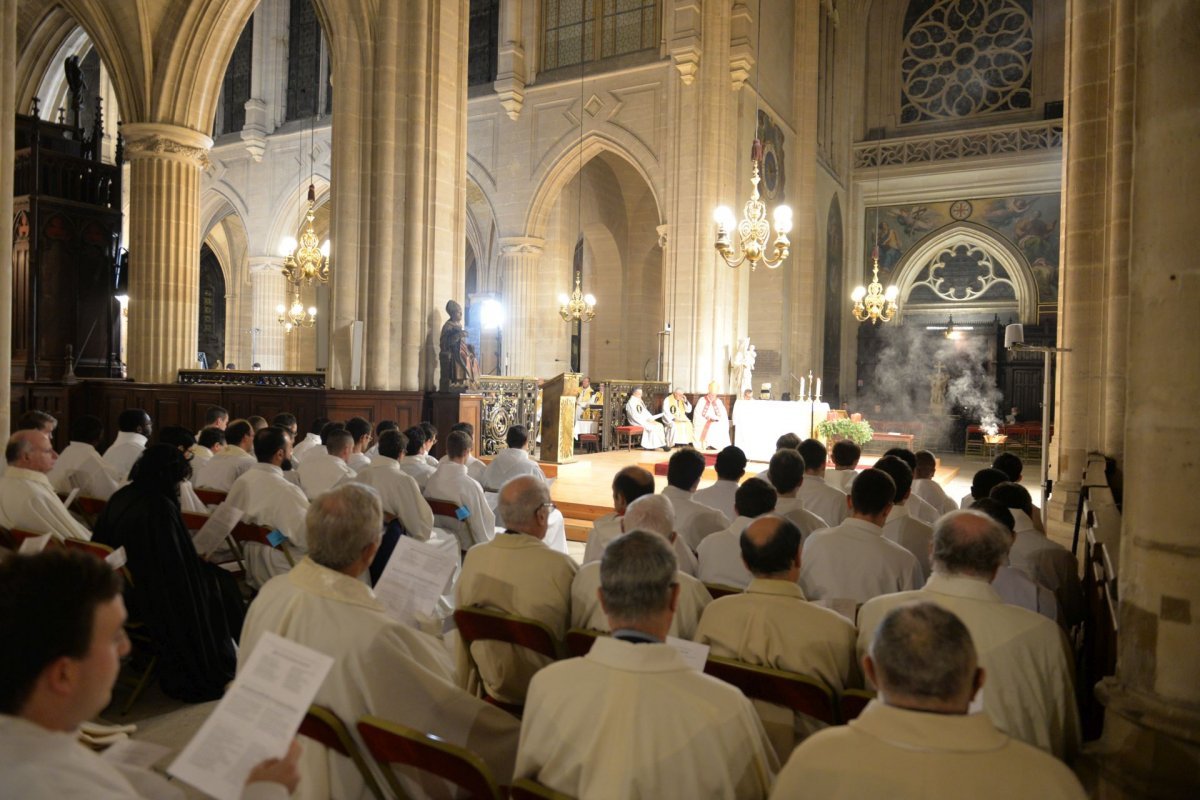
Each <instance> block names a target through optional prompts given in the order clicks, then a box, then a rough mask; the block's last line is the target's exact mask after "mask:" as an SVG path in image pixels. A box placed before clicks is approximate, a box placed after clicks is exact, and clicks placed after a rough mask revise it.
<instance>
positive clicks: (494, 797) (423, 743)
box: [358, 716, 502, 800]
mask: <svg viewBox="0 0 1200 800" xmlns="http://www.w3.org/2000/svg"><path fill="white" fill-rule="evenodd" d="M358 735H359V736H361V737H362V740H363V742H364V743H365V744H366V745H367V750H368V751H370V753H371V756H372V757H373V758H374V759H375V763H376V764H378V765H379V768H380V769H381V770H382V771H383V775H384V778H385V779H386V780H387V782H388V785H389V786H390V787H391V790H392V792H393V793H394V794H395V796H396V797H407V796H408V792H407V791H406V790H405V788H404V786H403V785H402V784H401V783H400V779H399V778H398V777H397V775H396V773H395V772H394V771H393V770H392V765H393V764H399V765H402V766H407V767H413V768H416V769H419V770H421V771H423V772H427V773H429V774H431V775H435V776H437V777H439V778H442V779H443V780H447V781H450V782H451V783H453V784H455V785H456V786H459V787H461V788H462V789H464V790H465V791H466V792H467V793H468V794H469V796H470V797H476V798H484V800H501V798H502V795H501V794H500V785H499V784H498V783H497V782H496V779H495V778H493V777H492V771H491V770H490V769H489V768H488V765H487V764H486V763H484V761H483V759H482V758H480V757H479V756H478V755H476V754H475V753H472V752H471V751H470V750H467V749H466V748H464V747H459V746H458V745H455V744H450V743H449V742H447V741H445V740H444V739H441V738H438V737H437V736H432V735H430V734H426V733H421V732H420V731H416V730H413V729H412V728H406V727H405V726H403V725H398V724H396V723H394V722H388V721H387V720H384V719H380V718H379V717H370V716H368V717H363V718H362V719H360V720H359V721H358Z"/></svg>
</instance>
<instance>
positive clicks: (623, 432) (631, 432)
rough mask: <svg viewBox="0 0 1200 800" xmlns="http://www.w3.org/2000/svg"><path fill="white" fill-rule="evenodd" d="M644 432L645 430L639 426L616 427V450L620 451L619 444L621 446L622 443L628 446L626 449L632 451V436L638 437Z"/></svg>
mask: <svg viewBox="0 0 1200 800" xmlns="http://www.w3.org/2000/svg"><path fill="white" fill-rule="evenodd" d="M644 430H645V428H643V427H642V426H641V425H618V426H617V428H616V431H617V449H618V450H620V449H621V444H622V442H624V443H625V444H627V445H628V447H627V448H626V449H628V450H632V449H633V437H634V436H638V437H640V436H641V435H642V431H644Z"/></svg>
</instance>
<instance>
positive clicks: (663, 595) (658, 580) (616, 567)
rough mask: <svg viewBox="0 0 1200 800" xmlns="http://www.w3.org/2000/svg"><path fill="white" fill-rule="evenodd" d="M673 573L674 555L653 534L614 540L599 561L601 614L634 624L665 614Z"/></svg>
mask: <svg viewBox="0 0 1200 800" xmlns="http://www.w3.org/2000/svg"><path fill="white" fill-rule="evenodd" d="M676 569H677V564H676V561H675V553H674V551H673V550H671V546H670V545H669V544H667V543H666V541H664V540H663V538H662V537H661V536H659V535H657V534H654V533H651V532H649V531H641V530H635V531H631V532H629V533H626V534H625V535H624V536H620V537H618V538H616V539H614V540H613V542H612V544H610V545H609V546H608V547H606V548H605V550H604V557H603V558H602V559H601V560H600V592H601V594H602V596H603V597H604V608H605V613H607V615H608V616H609V617H611V618H613V619H619V620H626V621H636V620H641V619H645V618H647V617H650V616H651V615H653V614H657V613H660V612H661V611H663V610H665V609H666V608H668V607H669V606H670V604H671V587H672V586H673V585H674V584H675V583H676V582H677V579H676V574H675V571H676Z"/></svg>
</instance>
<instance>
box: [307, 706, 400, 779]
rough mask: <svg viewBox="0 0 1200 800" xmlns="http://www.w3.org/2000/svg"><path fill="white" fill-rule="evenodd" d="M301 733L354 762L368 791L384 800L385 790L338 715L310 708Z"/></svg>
mask: <svg viewBox="0 0 1200 800" xmlns="http://www.w3.org/2000/svg"><path fill="white" fill-rule="evenodd" d="M299 733H300V735H302V736H307V737H308V738H310V739H312V740H313V741H314V742H317V743H318V744H320V745H323V746H325V747H328V748H329V749H330V750H332V751H334V752H335V753H338V754H339V755H343V756H345V757H346V758H348V759H350V760H351V761H353V762H354V766H355V767H356V768H357V769H358V772H359V774H360V775H362V779H363V783H364V784H365V785H366V787H367V790H368V791H370V792H371V794H372V795H373V796H374V797H376V798H378V800H384V793H383V789H382V788H380V786H379V782H378V781H377V780H375V775H374V774H372V772H371V768H370V766H368V765H367V760H366V759H365V758H363V754H362V751H361V750H359V749H358V745H357V744H356V743H355V741H354V737H353V736H351V735H350V731H349V730H348V729H347V728H346V726H345V725H344V724H343V723H342V720H341V718H340V717H339V716H338V715H337V714H335V713H333V712H332V711H330V710H329V709H328V708H325V707H324V706H309V709H308V713H307V714H305V715H304V719H303V720H302V721H301V722H300V731H299Z"/></svg>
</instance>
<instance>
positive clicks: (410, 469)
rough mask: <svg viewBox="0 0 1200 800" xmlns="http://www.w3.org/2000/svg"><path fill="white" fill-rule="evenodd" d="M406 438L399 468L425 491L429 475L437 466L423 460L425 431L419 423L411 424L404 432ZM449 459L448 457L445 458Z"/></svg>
mask: <svg viewBox="0 0 1200 800" xmlns="http://www.w3.org/2000/svg"><path fill="white" fill-rule="evenodd" d="M404 435H405V437H406V438H407V439H408V444H406V445H405V446H404V460H403V461H401V462H400V470H401V472H404V473H405V474H406V475H408V476H409V477H410V478H412V479H413V480H414V481H416V482H417V486H420V487H421V491H425V484H426V483H428V482H429V476H430V475H432V474H433V473H434V471H435V470H436V469H437V467H431V466H430V465H429V464H427V463H426V462H425V459H424V457H423V456H424V455H425V431H424V430H422V429H421V426H420V425H413V426H412V427H411V428H409V429H408V430H406V431H405V432H404ZM447 460H449V459H447Z"/></svg>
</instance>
